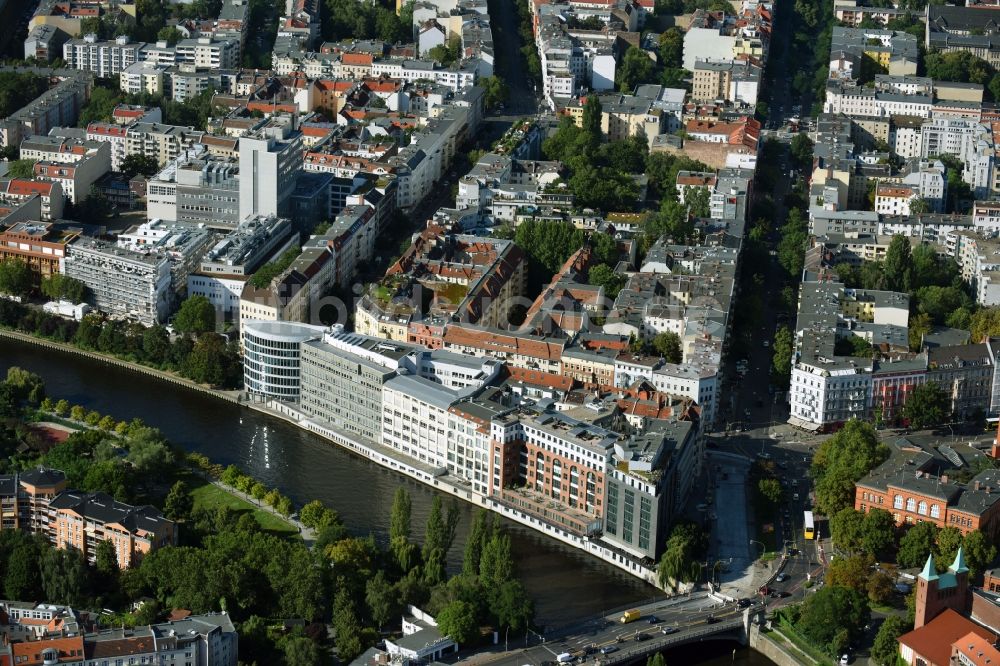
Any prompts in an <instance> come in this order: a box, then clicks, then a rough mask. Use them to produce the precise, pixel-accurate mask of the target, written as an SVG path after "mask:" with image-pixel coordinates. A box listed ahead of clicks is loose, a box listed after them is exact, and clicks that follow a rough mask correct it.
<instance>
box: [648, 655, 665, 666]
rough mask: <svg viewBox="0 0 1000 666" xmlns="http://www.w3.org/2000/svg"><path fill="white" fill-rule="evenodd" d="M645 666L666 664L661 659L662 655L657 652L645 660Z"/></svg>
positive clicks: (662, 665)
mask: <svg viewBox="0 0 1000 666" xmlns="http://www.w3.org/2000/svg"><path fill="white" fill-rule="evenodd" d="M646 666H667V662H666V660H665V659H664V658H663V655H662V654H661V653H659V652H657V653H656V654H654V655H653V656H652V657H649V658H648V659H646Z"/></svg>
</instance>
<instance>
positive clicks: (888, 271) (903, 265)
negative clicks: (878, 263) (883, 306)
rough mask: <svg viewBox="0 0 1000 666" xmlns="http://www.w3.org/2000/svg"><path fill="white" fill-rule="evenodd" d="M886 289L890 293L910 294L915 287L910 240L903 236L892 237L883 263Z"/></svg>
mask: <svg viewBox="0 0 1000 666" xmlns="http://www.w3.org/2000/svg"><path fill="white" fill-rule="evenodd" d="M883 270H884V271H885V280H886V287H887V288H888V289H889V290H890V291H903V292H909V291H910V287H911V286H912V285H913V262H912V259H911V256H910V239H909V238H907V237H906V236H903V235H901V234H897V235H895V236H893V237H892V240H891V241H890V242H889V248H888V249H887V250H886V252H885V261H884V262H883Z"/></svg>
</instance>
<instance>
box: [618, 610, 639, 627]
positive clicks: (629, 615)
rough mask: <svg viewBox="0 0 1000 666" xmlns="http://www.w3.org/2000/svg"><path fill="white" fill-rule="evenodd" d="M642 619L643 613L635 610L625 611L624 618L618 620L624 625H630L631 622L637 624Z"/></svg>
mask: <svg viewBox="0 0 1000 666" xmlns="http://www.w3.org/2000/svg"><path fill="white" fill-rule="evenodd" d="M640 617H642V613H641V612H640V611H639V609H635V610H630V611H625V612H624V613H623V614H622V616H621V617H620V618H618V621H619V622H621V623H622V624H628V623H629V622H635V621H636V620H638V619H639V618H640Z"/></svg>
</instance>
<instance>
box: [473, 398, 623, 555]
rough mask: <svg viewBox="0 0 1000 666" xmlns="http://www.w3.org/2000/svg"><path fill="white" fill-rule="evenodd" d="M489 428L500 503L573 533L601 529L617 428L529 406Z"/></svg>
mask: <svg viewBox="0 0 1000 666" xmlns="http://www.w3.org/2000/svg"><path fill="white" fill-rule="evenodd" d="M490 430H491V436H492V448H493V465H492V468H491V469H492V476H491V478H490V484H489V491H490V497H491V498H492V499H493V500H494V501H495V502H497V503H499V504H501V505H503V506H507V507H510V508H512V509H514V510H516V511H519V512H521V513H524V514H527V515H528V516H532V517H535V518H537V519H539V520H542V521H544V522H546V523H548V524H551V525H554V526H556V527H557V528H558V529H560V530H562V531H564V532H566V533H569V534H575V535H578V536H592V535H596V534H598V533H600V532H601V531H602V529H603V527H604V521H603V516H605V515H606V497H605V488H606V485H605V479H606V475H607V473H608V467H609V463H610V462H611V461H612V456H613V454H614V447H615V442H616V441H617V440H618V435H617V433H614V432H611V431H609V430H605V429H604V428H601V427H598V426H594V425H591V424H589V423H587V422H584V421H579V420H577V419H574V418H572V417H570V416H567V415H565V414H562V413H560V412H556V411H546V410H539V409H533V408H529V407H521V408H519V409H518V410H516V411H513V412H510V413H507V414H503V415H500V416H498V417H497V418H495V419H493V420H492V422H491V425H490Z"/></svg>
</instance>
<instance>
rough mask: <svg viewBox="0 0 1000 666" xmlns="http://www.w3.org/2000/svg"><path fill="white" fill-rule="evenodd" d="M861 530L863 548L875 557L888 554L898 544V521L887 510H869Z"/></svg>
mask: <svg viewBox="0 0 1000 666" xmlns="http://www.w3.org/2000/svg"><path fill="white" fill-rule="evenodd" d="M861 530H862V532H861V547H862V548H863V549H864V551H865V552H866V553H870V554H871V555H873V556H874V557H880V556H881V555H884V554H885V553H887V552H888V551H889V550H890V549H891V548H892V546H893V544H894V543H895V542H896V539H895V533H896V519H895V518H893V517H892V514H891V513H889V512H888V511H886V510H885V509H869V510H868V513H866V514H865V519H864V521H863V523H862V525H861Z"/></svg>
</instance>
